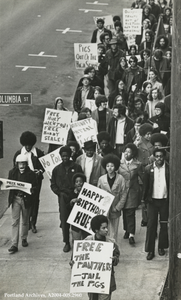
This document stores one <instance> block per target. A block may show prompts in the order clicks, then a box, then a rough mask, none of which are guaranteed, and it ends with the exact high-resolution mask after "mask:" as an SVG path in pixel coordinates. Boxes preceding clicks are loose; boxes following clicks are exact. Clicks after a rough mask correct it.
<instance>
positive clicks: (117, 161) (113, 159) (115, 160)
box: [101, 154, 120, 171]
mask: <svg viewBox="0 0 181 300" xmlns="http://www.w3.org/2000/svg"><path fill="white" fill-rule="evenodd" d="M108 163H112V164H113V165H114V166H115V171H117V170H118V169H119V166H120V159H119V157H118V156H116V155H114V154H107V155H105V156H104V157H103V158H102V160H101V165H102V167H103V168H104V169H106V165H107V164H108Z"/></svg>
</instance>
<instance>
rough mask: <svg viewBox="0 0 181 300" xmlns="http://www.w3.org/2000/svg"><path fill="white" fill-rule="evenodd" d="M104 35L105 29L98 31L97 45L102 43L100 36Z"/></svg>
mask: <svg viewBox="0 0 181 300" xmlns="http://www.w3.org/2000/svg"><path fill="white" fill-rule="evenodd" d="M102 33H104V29H98V30H97V39H96V43H97V44H100V43H102V42H101V40H100V36H101V34H102Z"/></svg>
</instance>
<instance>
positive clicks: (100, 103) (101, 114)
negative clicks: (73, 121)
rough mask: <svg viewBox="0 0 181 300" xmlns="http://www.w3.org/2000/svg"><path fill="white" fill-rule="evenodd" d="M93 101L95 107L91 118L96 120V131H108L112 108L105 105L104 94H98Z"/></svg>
mask: <svg viewBox="0 0 181 300" xmlns="http://www.w3.org/2000/svg"><path fill="white" fill-rule="evenodd" d="M95 103H96V106H97V109H95V110H93V112H92V118H93V119H94V120H95V121H96V122H97V129H98V132H100V131H108V125H109V122H110V119H111V118H112V110H111V109H110V108H108V107H107V103H108V99H107V98H106V96H104V95H98V96H97V97H96V100H95Z"/></svg>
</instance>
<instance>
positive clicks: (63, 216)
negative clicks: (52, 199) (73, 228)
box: [58, 193, 70, 244]
mask: <svg viewBox="0 0 181 300" xmlns="http://www.w3.org/2000/svg"><path fill="white" fill-rule="evenodd" d="M67 197H68V196H67V195H66V194H64V193H61V194H60V196H59V197H58V204H59V213H60V221H61V228H62V233H63V242H64V243H66V244H68V243H69V228H70V224H68V223H67V219H68V217H69V214H70V211H69V210H68V209H67V204H66V203H67V202H68V200H67Z"/></svg>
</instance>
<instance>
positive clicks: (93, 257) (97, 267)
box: [70, 240, 113, 294]
mask: <svg viewBox="0 0 181 300" xmlns="http://www.w3.org/2000/svg"><path fill="white" fill-rule="evenodd" d="M112 254H113V243H108V242H102V241H95V240H83V241H74V249H73V261H74V264H73V267H72V274H71V283H70V292H85V293H100V294H109V289H110V277H111V269H112V259H111V257H112Z"/></svg>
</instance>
